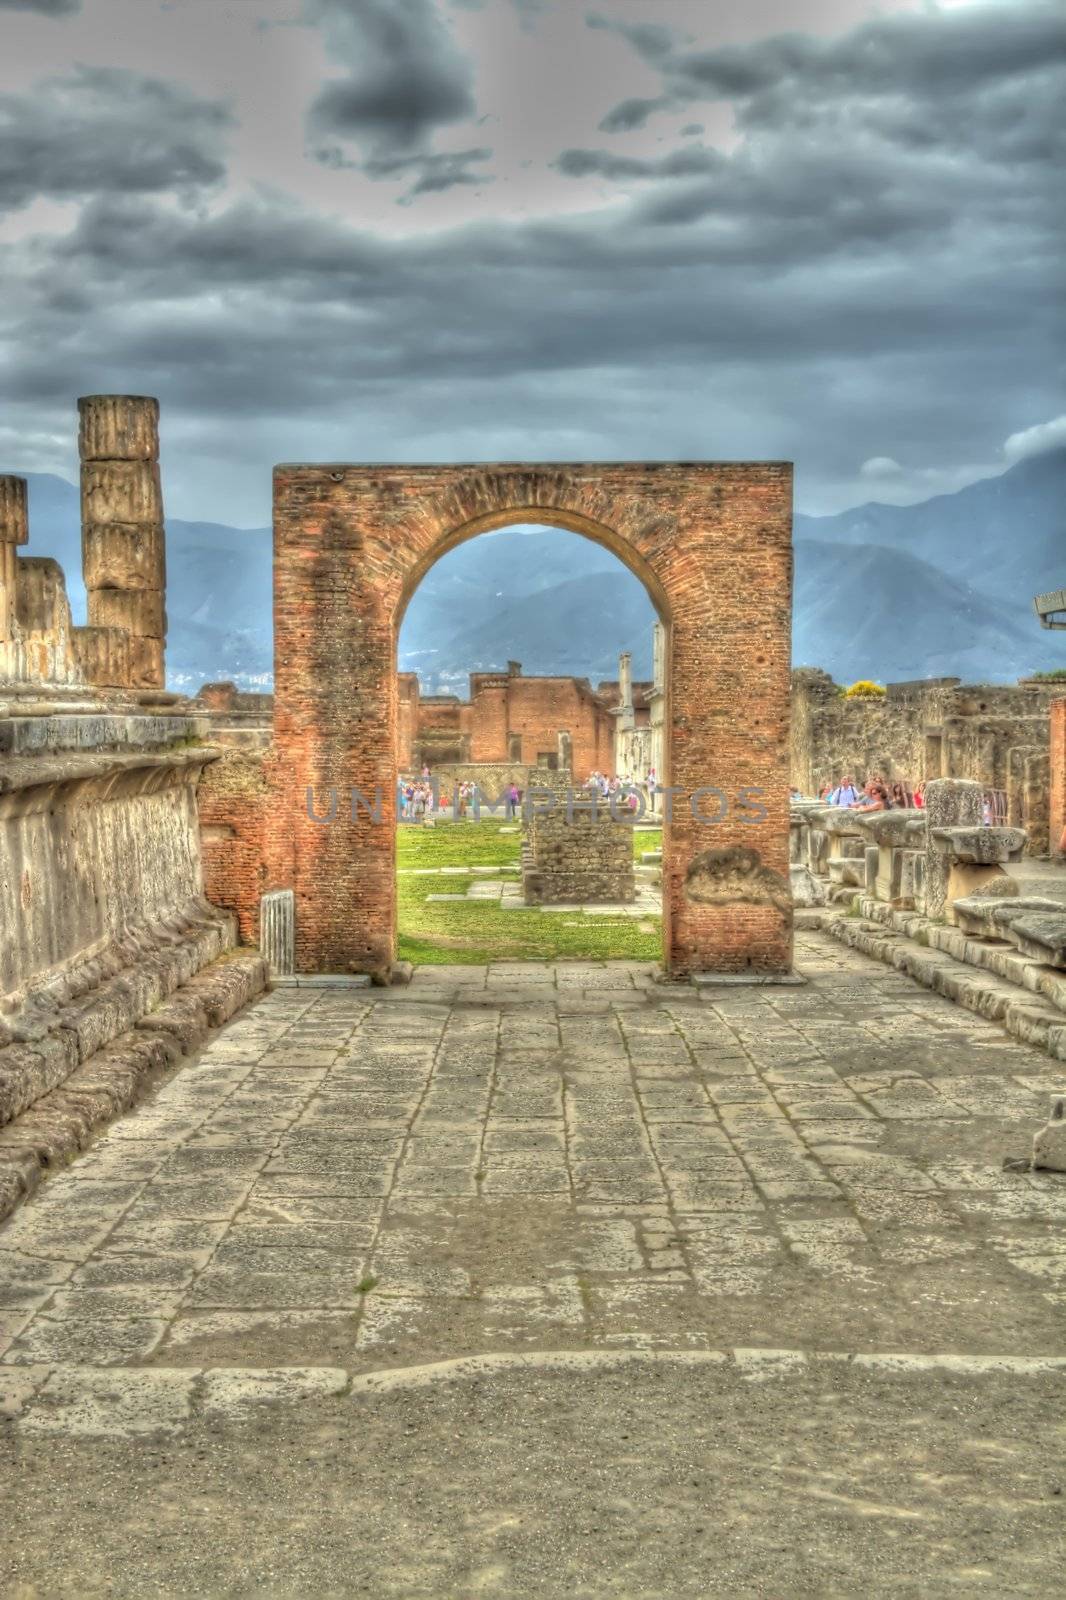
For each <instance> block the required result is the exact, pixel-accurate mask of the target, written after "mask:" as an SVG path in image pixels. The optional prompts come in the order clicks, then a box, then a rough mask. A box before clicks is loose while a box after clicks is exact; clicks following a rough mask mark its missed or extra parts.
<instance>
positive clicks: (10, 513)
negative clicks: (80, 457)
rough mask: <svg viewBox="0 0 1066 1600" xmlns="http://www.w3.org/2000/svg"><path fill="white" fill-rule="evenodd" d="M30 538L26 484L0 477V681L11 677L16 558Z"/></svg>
mask: <svg viewBox="0 0 1066 1600" xmlns="http://www.w3.org/2000/svg"><path fill="white" fill-rule="evenodd" d="M28 538H29V519H28V515H27V511H26V480H25V478H15V477H12V476H11V475H10V474H8V473H5V474H4V475H3V476H0V677H4V676H6V677H14V675H15V661H14V643H15V593H16V577H15V562H16V560H17V556H16V554H15V552H16V550H17V548H18V546H19V545H20V544H25V543H26V541H27V539H28Z"/></svg>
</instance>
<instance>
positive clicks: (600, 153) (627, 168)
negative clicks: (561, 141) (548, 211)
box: [554, 146, 723, 182]
mask: <svg viewBox="0 0 1066 1600" xmlns="http://www.w3.org/2000/svg"><path fill="white" fill-rule="evenodd" d="M722 164H723V162H722V158H721V156H719V155H718V154H717V153H716V152H715V151H713V150H704V149H703V148H702V147H692V146H688V147H686V148H684V149H681V150H672V151H671V152H670V153H669V155H665V156H657V157H651V158H648V159H642V158H641V157H639V156H618V155H612V154H611V153H610V152H609V151H606V150H564V151H563V152H562V154H561V155H560V156H559V157H558V158H557V160H556V161H555V163H554V165H555V166H556V168H557V169H558V170H559V171H560V172H562V173H563V174H564V175H565V176H566V177H568V178H591V177H599V178H608V179H612V180H614V181H616V182H625V181H626V180H627V179H629V178H638V179H639V178H685V177H692V176H693V175H694V174H697V173H702V174H705V173H709V172H716V171H718V170H719V169H720V168H721V167H722Z"/></svg>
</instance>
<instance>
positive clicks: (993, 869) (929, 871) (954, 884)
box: [926, 824, 1026, 923]
mask: <svg viewBox="0 0 1066 1600" xmlns="http://www.w3.org/2000/svg"><path fill="white" fill-rule="evenodd" d="M1025 841H1026V833H1025V829H1024V828H985V827H982V826H980V825H976V826H975V825H973V824H966V825H963V826H959V827H945V828H938V827H930V829H929V851H928V859H927V862H926V910H927V912H928V914H929V915H930V916H934V917H937V916H943V918H944V920H945V921H946V922H949V923H953V922H954V921H955V911H954V907H955V903H956V901H958V900H961V899H964V898H967V899H968V898H970V897H972V896H975V895H981V894H988V893H989V892H991V893H992V894H1000V893H1001V894H1006V895H1009V894H1011V893H1013V892H1014V891H1013V890H1012V889H1011V888H1009V887H1007V885H1009V884H1010V883H1011V879H1010V878H1009V876H1008V874H1007V873H1005V872H1004V871H1003V867H1004V865H1005V864H1006V863H1007V862H1011V861H1020V860H1021V858H1022V851H1023V850H1024V848H1025ZM993 885H997V886H998V887H993Z"/></svg>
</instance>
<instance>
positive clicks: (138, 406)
mask: <svg viewBox="0 0 1066 1600" xmlns="http://www.w3.org/2000/svg"><path fill="white" fill-rule="evenodd" d="M78 418H79V437H78V448H79V452H80V454H81V459H82V461H83V462H90V461H155V460H156V459H157V458H158V455H159V402H158V400H154V399H151V398H149V396H147V395H139V394H90V395H84V396H83V397H82V398H81V399H80V400H79V401H78Z"/></svg>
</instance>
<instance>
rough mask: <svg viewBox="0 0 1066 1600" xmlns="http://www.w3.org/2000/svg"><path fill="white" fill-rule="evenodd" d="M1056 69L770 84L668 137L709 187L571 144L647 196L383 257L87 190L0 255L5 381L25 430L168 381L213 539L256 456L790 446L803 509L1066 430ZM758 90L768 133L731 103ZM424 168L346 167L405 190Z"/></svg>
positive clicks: (728, 452)
mask: <svg viewBox="0 0 1066 1600" xmlns="http://www.w3.org/2000/svg"><path fill="white" fill-rule="evenodd" d="M1015 14H1016V8H1003V7H1001V8H1000V9H999V12H998V16H999V20H1000V23H1001V25H1002V27H1003V29H1004V30H1005V31H1009V28H1010V19H1011V18H1012V17H1013V16H1014V15H1015ZM952 15H953V16H954V17H957V18H960V19H966V18H969V19H970V20H971V23H972V26H973V27H974V28H975V29H977V30H978V31H979V32H981V31H983V30H984V29H985V26H986V25H985V22H984V20H983V14H982V13H981V12H980V11H979V10H976V9H975V10H974V11H972V12H965V11H962V12H956V13H953V14H952ZM938 25H939V24H938ZM899 37H900V38H902V37H903V35H900V36H899ZM907 37H909V35H907ZM956 38H958V39H960V40H961V38H962V35H961V33H960V34H957V35H956ZM901 48H902V46H901ZM960 48H961V46H960ZM1010 58H1011V50H1010V49H1009V48H1005V60H1006V61H1009V59H1010ZM1057 71H1058V67H1057V63H1056V62H1055V61H1053V60H1051V61H1049V62H1048V64H1047V66H1046V67H1045V68H1043V69H1041V70H1039V71H1034V72H1032V73H1027V74H1026V75H1025V76H1024V78H1019V77H1016V76H1014V75H1012V74H1011V73H1009V72H1008V73H1006V75H1002V76H999V77H997V76H995V75H994V74H990V73H986V74H983V75H981V77H980V79H979V81H978V82H977V83H976V84H975V88H974V92H973V94H972V95H971V96H969V97H968V100H966V102H965V106H964V105H963V101H964V97H963V96H962V94H961V91H960V93H959V94H957V95H956V94H952V93H948V92H947V91H946V90H945V92H944V93H943V94H941V93H940V92H939V91H938V90H937V88H936V85H935V84H932V83H931V84H928V85H926V84H924V83H923V81H921V80H918V81H916V83H915V85H914V87H913V90H912V92H911V93H910V94H909V95H908V96H907V97H906V98H905V100H904V98H903V97H902V94H901V96H900V97H895V96H894V95H873V94H872V93H871V94H855V95H852V94H851V92H850V90H849V88H848V86H847V84H846V83H845V82H844V80H843V79H842V78H841V79H840V80H839V82H837V81H836V80H835V79H834V78H833V77H832V75H830V76H829V77H826V76H825V74H824V73H823V74H822V75H821V76H816V77H815V78H814V79H812V80H811V81H810V83H808V81H807V80H806V79H805V78H804V77H803V76H802V75H800V76H799V77H797V78H795V79H794V80H793V79H788V80H787V85H786V80H783V79H782V80H781V81H780V83H779V85H778V88H777V90H773V89H771V90H760V91H759V95H758V96H756V97H755V98H753V99H752V100H750V101H747V102H743V103H742V104H741V105H739V106H738V114H743V115H749V114H750V115H751V120H750V121H749V122H748V124H747V125H746V126H744V127H743V128H742V135H743V137H742V139H741V141H740V143H739V144H738V146H737V147H736V148H735V149H731V150H729V151H724V152H707V151H702V152H701V151H699V150H696V151H693V150H691V149H689V148H688V147H686V148H685V151H684V156H685V158H686V159H688V160H689V161H690V162H691V161H693V160H694V159H695V160H696V161H703V162H706V163H707V166H706V168H705V169H704V170H695V169H693V168H690V169H688V170H682V169H680V168H679V167H678V166H677V162H678V160H679V159H680V157H679V154H678V153H674V154H671V153H670V152H669V151H667V153H666V154H665V155H664V156H662V157H653V158H645V159H643V160H641V161H639V162H638V163H636V167H635V168H634V167H633V165H632V164H631V165H630V168H629V170H628V172H625V171H623V170H622V169H620V168H618V167H612V166H611V165H610V163H611V162H612V161H613V159H614V158H613V157H612V156H610V155H608V154H607V153H605V152H600V151H595V150H593V151H567V152H565V153H564V157H563V158H561V162H560V164H561V166H562V167H563V170H566V168H567V166H569V167H570V168H571V169H572V170H576V169H581V170H584V171H585V172H586V173H591V174H594V175H595V174H598V175H600V176H603V177H605V178H609V177H612V176H615V177H622V178H624V177H626V176H628V177H630V178H632V179H635V180H647V182H648V187H647V188H644V189H642V190H641V192H640V193H639V195H638V197H637V198H636V199H635V200H632V201H629V200H626V199H624V198H621V197H620V198H619V200H618V203H617V204H615V205H613V206H611V207H606V208H603V209H601V210H599V211H590V212H588V213H586V214H581V215H566V216H563V217H559V218H544V217H535V218H532V219H522V218H521V215H520V211H519V212H518V213H517V214H514V213H512V216H511V217H510V218H504V217H501V218H497V219H489V220H485V221H482V222H479V223H477V224H469V225H467V226H464V227H456V228H450V229H443V230H438V231H434V232H429V231H425V232H420V233H409V234H408V235H407V236H406V237H404V238H391V237H388V236H387V235H385V234H375V233H373V232H371V231H369V230H366V229H362V230H361V229H357V228H355V227H352V226H349V225H346V224H344V223H342V222H340V221H338V220H335V219H333V218H330V217H328V216H325V215H316V214H314V213H313V212H311V211H309V210H308V209H306V208H304V207H302V206H300V205H298V204H296V203H291V204H284V203H282V202H281V201H279V200H277V199H267V198H264V197H261V196H252V197H249V198H246V199H244V200H242V201H241V202H240V203H235V204H231V205H228V206H226V207H225V208H224V209H217V208H212V211H211V212H210V213H209V214H207V215H205V216H202V217H198V216H194V215H192V214H191V213H189V212H182V211H180V210H176V209H175V208H173V207H171V206H167V205H163V204H160V203H157V202H156V201H155V199H154V198H153V197H152V196H151V195H146V194H141V195H127V196H125V197H119V196H116V195H114V194H110V193H105V194H103V195H101V196H100V197H99V198H97V199H94V200H92V201H91V202H90V203H88V204H87V205H86V206H84V207H83V210H82V213H81V215H80V217H79V220H78V222H77V224H76V226H75V227H73V229H72V230H71V231H70V232H69V233H68V234H65V235H63V236H60V237H55V238H50V237H47V236H44V235H39V236H36V237H33V238H27V239H21V240H17V241H13V242H10V243H8V244H6V245H5V246H2V247H0V248H2V250H3V255H2V259H0V271H2V272H3V275H4V282H5V286H6V287H5V296H4V298H3V300H2V301H0V341H5V340H6V341H8V343H9V345H10V349H11V357H10V359H9V360H8V361H7V362H6V364H5V370H4V374H3V377H2V378H0V383H2V384H3V385H4V391H5V398H6V399H7V400H8V401H9V402H10V406H11V409H12V411H16V410H17V414H18V415H19V416H20V417H25V418H26V419H27V422H26V425H27V426H28V427H29V426H31V425H32V426H35V427H36V426H39V427H41V428H42V429H47V428H52V429H56V428H67V427H69V411H70V406H71V400H72V396H73V395H75V394H77V393H79V392H93V391H97V390H108V389H112V388H114V389H117V390H124V391H132V392H142V391H147V392H156V393H159V394H160V397H161V399H162V401H163V404H164V408H165V409H164V416H165V417H168V418H171V419H172V422H171V425H172V427H173V428H174V432H175V433H176V434H180V436H181V437H182V438H184V439H185V440H186V441H189V440H190V439H195V440H196V441H197V444H198V445H202V449H201V451H200V455H199V456H198V457H197V460H196V462H195V465H193V464H192V463H191V455H192V446H191V445H189V444H186V449H187V451H188V452H189V455H190V462H189V464H187V465H184V466H183V465H182V464H181V462H180V461H179V460H177V459H176V458H175V455H174V454H170V455H168V470H170V471H171V472H176V473H182V472H184V473H187V474H188V476H189V477H190V478H191V477H193V475H194V474H195V477H196V481H197V482H198V483H199V482H201V481H204V480H203V478H202V477H201V474H202V473H204V472H207V473H208V475H209V477H210V482H211V484H212V487H213V489H215V490H217V494H218V496H219V506H218V510H217V511H216V512H215V513H214V514H215V515H223V514H225V515H226V516H227V517H229V518H230V519H231V520H242V516H241V514H239V513H238V511H237V510H236V508H235V506H234V505H233V502H232V500H231V501H226V499H225V497H226V496H227V495H228V496H233V495H234V494H235V493H236V490H235V488H234V485H235V484H236V483H239V484H240V485H242V489H241V492H242V493H249V494H250V493H255V494H256V495H259V494H261V495H262V496H263V497H264V498H263V501H262V502H259V503H257V505H256V511H255V514H254V515H245V516H243V520H247V521H254V520H255V518H256V516H261V515H263V514H264V513H265V509H266V508H265V497H266V494H267V492H268V491H267V488H266V480H267V476H268V474H267V468H268V466H269V456H268V455H267V452H269V451H271V450H273V451H275V453H276V458H279V459H280V458H282V457H286V458H289V459H292V458H294V457H296V456H299V455H300V454H309V455H311V456H315V457H317V458H319V459H323V458H325V459H328V458H329V457H330V455H331V454H332V455H333V456H334V457H335V458H336V457H337V456H338V455H339V456H340V457H342V458H343V457H346V456H347V457H354V458H356V459H375V458H378V459H382V458H386V459H387V458H397V457H399V458H401V459H418V458H420V457H421V458H423V459H426V458H430V459H456V458H457V457H458V458H460V459H461V458H464V457H465V458H470V457H474V458H478V457H480V458H482V459H484V458H486V457H488V458H492V457H493V456H494V455H497V456H499V455H504V456H506V455H511V456H513V455H515V454H518V455H523V456H527V457H529V458H532V459H537V458H538V457H539V458H541V459H543V458H544V456H545V455H547V456H549V457H551V456H555V457H559V456H562V457H564V458H565V457H570V458H577V459H582V458H586V459H587V458H596V457H597V456H598V457H601V458H602V457H605V456H606V457H608V458H610V457H614V458H618V457H620V456H621V457H625V456H631V455H635V456H638V457H647V456H651V457H654V456H664V457H669V456H680V457H683V458H684V457H688V456H693V455H696V456H710V457H714V456H722V457H727V458H728V457H735V456H747V455H753V456H793V457H795V458H796V459H797V460H798V461H799V462H800V465H801V471H800V483H801V493H802V492H803V486H804V485H805V484H810V483H812V482H815V483H817V484H819V485H821V484H826V483H832V482H834V481H843V480H844V479H845V478H848V479H850V478H851V477H852V476H853V474H854V470H855V463H856V462H857V461H860V460H863V459H865V458H869V457H874V456H892V457H894V458H896V459H898V460H901V461H919V462H932V463H936V462H942V461H945V460H947V461H951V460H955V461H957V460H958V459H959V458H960V452H963V453H964V454H963V457H962V458H963V459H967V460H969V459H986V460H988V459H995V454H996V452H998V449H999V446H1000V443H1001V441H1002V440H1003V439H1004V438H1005V437H1006V436H1007V435H1009V434H1011V433H1013V432H1016V431H1018V430H1019V429H1022V428H1024V427H1027V426H1028V425H1029V424H1031V423H1032V421H1033V419H1034V418H1039V417H1053V416H1057V415H1058V414H1060V413H1061V412H1062V410H1063V404H1062V398H1061V393H1060V392H1059V391H1058V385H1057V382H1056V372H1055V367H1054V363H1053V361H1052V360H1051V359H1049V353H1050V352H1053V351H1054V350H1055V349H1057V347H1058V342H1059V340H1060V337H1061V265H1060V263H1061V260H1062V239H1061V232H1062V221H1063V218H1062V207H1061V203H1060V196H1059V194H1058V187H1059V181H1060V180H1059V176H1058V169H1057V168H1056V166H1055V165H1054V163H1053V162H1051V161H1043V160H1042V159H1041V158H1040V152H1041V151H1042V150H1048V149H1053V148H1055V147H1056V146H1057V141H1058V139H1059V138H1060V137H1061V135H1060V134H1059V133H1058V132H1057V131H1056V126H1055V120H1054V119H1055V116H1056V104H1055V94H1054V89H1055V75H1056V72H1057ZM888 76H889V77H891V74H889V75H888ZM1019 90H1021V91H1023V92H1022V95H1021V98H1019ZM771 93H779V97H780V106H779V109H778V111H777V113H776V114H777V115H778V116H779V117H780V118H781V119H782V120H781V121H780V122H779V123H775V122H774V121H773V119H772V118H770V117H769V115H768V114H767V116H765V117H763V116H761V115H760V116H755V115H754V113H753V112H752V108H753V107H754V106H755V104H756V99H758V101H759V105H760V106H761V107H763V108H767V110H768V108H769V105H770V101H769V99H768V98H767V96H769V95H770V94H771ZM897 98H898V103H897ZM908 130H911V133H910V136H909V137H908ZM913 130H918V132H917V133H915V132H914V131H913ZM919 135H920V136H919ZM1008 152H1013V153H1012V154H1010V155H1009V156H1008ZM433 154H434V153H433V152H431V151H428V150H426V149H424V148H422V149H417V150H409V151H404V150H396V149H393V150H389V149H374V150H373V151H371V152H369V153H368V155H367V156H365V157H363V159H370V160H372V161H375V162H378V163H387V162H389V161H393V162H399V163H400V164H401V166H400V168H398V169H397V170H398V171H399V172H400V174H401V175H403V176H409V177H411V178H413V179H414V181H415V182H416V183H417V182H418V181H419V179H420V177H421V176H423V175H428V176H430V177H432V176H433V172H432V168H431V167H426V166H425V165H424V163H425V162H426V160H427V159H429V158H430V157H432V156H433ZM465 158H469V159H465ZM443 159H444V160H445V161H446V160H447V158H443ZM453 159H455V160H458V161H460V162H461V163H462V164H463V165H464V167H465V169H466V170H472V169H473V168H476V167H477V166H478V165H479V162H480V156H479V155H476V154H475V152H474V151H472V150H471V151H464V152H462V154H461V156H460V157H456V158H453ZM1022 161H1024V162H1025V163H1026V165H1025V170H1024V172H1023V173H1022V174H1021V181H1020V180H1019V169H1018V166H1017V165H1016V163H1020V162H1022ZM404 163H407V165H403V164H404ZM712 163H714V164H712ZM1012 163H1015V164H1012ZM437 171H438V175H440V176H441V177H443V176H445V175H446V172H447V169H446V167H445V166H439V167H438V169H437ZM521 198H522V196H521V195H520V194H516V195H515V199H516V200H517V201H520V200H521ZM131 308H135V312H136V314H135V315H132V316H131V314H130V313H131ZM220 440H221V441H222V444H221V445H220V444H219V442H218V441H220Z"/></svg>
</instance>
